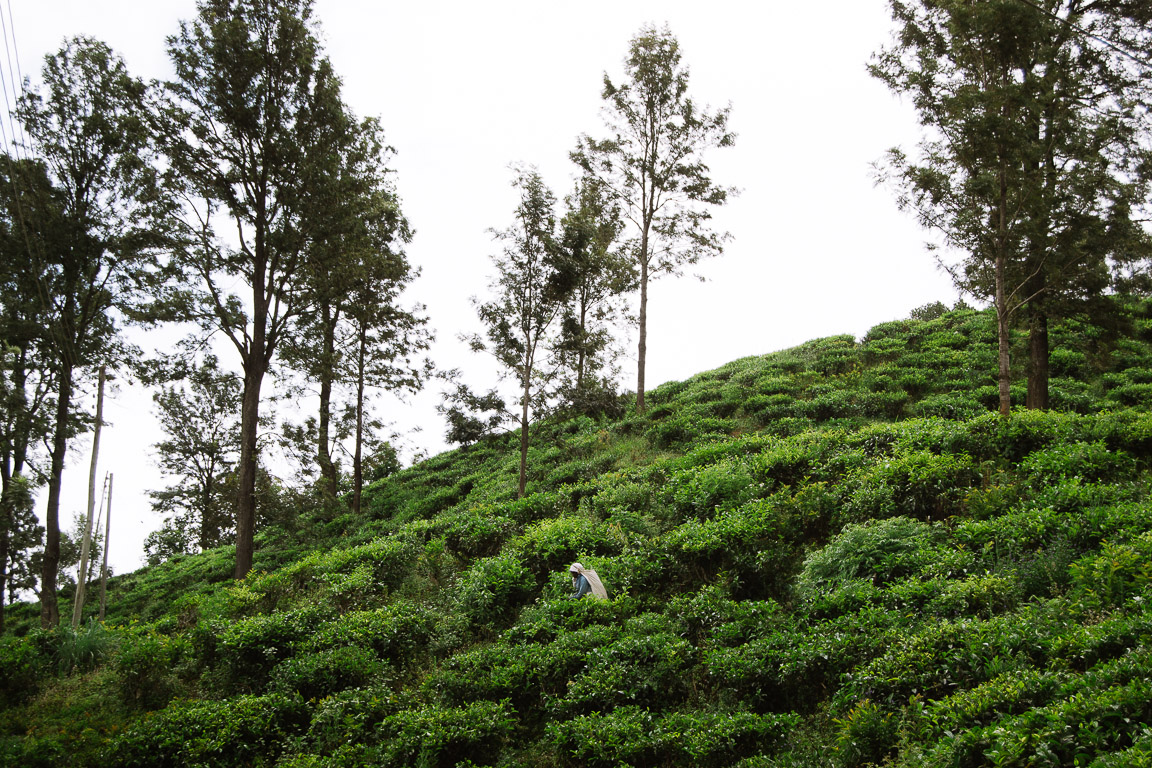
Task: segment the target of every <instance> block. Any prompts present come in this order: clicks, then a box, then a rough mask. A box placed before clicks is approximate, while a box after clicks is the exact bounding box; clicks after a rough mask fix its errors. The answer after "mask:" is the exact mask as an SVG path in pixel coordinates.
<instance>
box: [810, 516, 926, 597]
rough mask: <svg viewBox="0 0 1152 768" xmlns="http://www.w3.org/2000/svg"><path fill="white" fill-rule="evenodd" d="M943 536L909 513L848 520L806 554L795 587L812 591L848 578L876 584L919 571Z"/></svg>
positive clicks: (815, 591)
mask: <svg viewBox="0 0 1152 768" xmlns="http://www.w3.org/2000/svg"><path fill="white" fill-rule="evenodd" d="M943 539H944V534H943V531H942V530H941V529H940V528H938V527H935V526H932V525H929V524H927V523H923V522H921V521H919V520H913V519H912V518H908V517H893V518H889V519H887V520H875V521H872V522H869V523H865V524H862V525H848V526H846V527H845V528H844V530H842V531H841V532H840V534H839V535H838V536H836V538H834V539H833V540H832V541H831V542H829V544H828V546H826V547H824V548H823V549H821V550H819V551H817V552H813V553H812V554H811V555H809V556H808V557H807V558H806V559H805V560H804V569H803V570H802V571H801V572H800V577H799V580H798V582H797V587H798V590H799V591H800V593H801V594H802V595H805V596H808V597H812V596H814V595H816V594H818V593H819V592H821V591H823V590H827V589H835V588H836V587H837V586H838V585H840V584H842V583H844V582H846V581H849V580H851V579H856V578H865V579H870V580H871V581H872V582H873V583H874V584H876V585H877V586H880V585H883V584H886V583H888V582H891V581H895V580H896V579H899V578H902V577H904V576H907V575H909V574H914V573H918V572H919V571H920V570H921V569H923V568H924V567H925V566H927V565H929V564H930V563H931V562H932V561H933V560H934V559H935V556H936V549H937V547H938V546H939V545H940V544H941V543H942V541H943Z"/></svg>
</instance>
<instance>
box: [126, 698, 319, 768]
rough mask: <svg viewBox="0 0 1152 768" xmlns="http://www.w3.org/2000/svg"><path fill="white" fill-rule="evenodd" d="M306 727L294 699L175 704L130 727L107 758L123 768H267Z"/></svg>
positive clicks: (304, 713)
mask: <svg viewBox="0 0 1152 768" xmlns="http://www.w3.org/2000/svg"><path fill="white" fill-rule="evenodd" d="M307 724H308V709H307V707H306V706H305V704H304V702H303V700H301V699H300V698H299V697H298V696H285V695H281V694H270V695H267V696H238V697H235V698H232V699H229V700H226V701H177V702H173V703H172V704H171V705H169V706H168V707H167V708H166V709H164V710H162V711H160V712H157V713H154V714H152V715H150V716H149V717H146V718H142V719H140V720H137V721H136V722H135V723H133V725H132V726H131V727H130V728H129V729H128V731H127V732H125V733H124V734H123V735H122V736H121V737H120V738H118V739H117V740H116V741H115V742H114V743H113V745H112V748H111V751H110V754H109V757H110V759H111V760H112V762H113V763H115V764H116V765H121V766H124V768H134V767H135V766H139V767H140V768H168V767H169V766H171V767H172V768H190V767H192V766H195V767H196V768H228V767H229V766H236V768H240V767H241V766H248V765H256V764H265V765H267V764H271V763H273V762H274V761H275V759H276V757H277V755H279V754H280V753H281V752H282V751H283V750H284V745H285V743H286V741H287V740H288V739H289V738H291V737H293V736H296V735H298V734H300V733H301V732H303V730H304V729H305V728H306V727H307Z"/></svg>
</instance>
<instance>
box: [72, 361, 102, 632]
mask: <svg viewBox="0 0 1152 768" xmlns="http://www.w3.org/2000/svg"><path fill="white" fill-rule="evenodd" d="M103 423H104V366H100V384H99V389H98V390H97V394H96V427H95V429H93V430H92V464H91V465H90V466H89V468H88V517H87V520H86V522H85V527H84V542H83V543H82V544H81V545H80V573H79V574H78V578H77V579H76V599H75V600H74V601H73V603H72V629H76V628H78V627H79V626H80V614H81V613H82V612H83V611H84V587H85V585H86V584H87V582H88V550H89V549H90V548H91V547H92V523H93V517H94V515H93V514H92V513H93V511H94V508H95V505H96V460H97V457H98V456H99V454H100V426H101V425H102V424H103Z"/></svg>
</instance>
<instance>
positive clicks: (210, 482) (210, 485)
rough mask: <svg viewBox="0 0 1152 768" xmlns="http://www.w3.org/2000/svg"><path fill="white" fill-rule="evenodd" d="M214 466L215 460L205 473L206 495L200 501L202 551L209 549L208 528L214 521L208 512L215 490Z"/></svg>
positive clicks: (210, 508)
mask: <svg viewBox="0 0 1152 768" xmlns="http://www.w3.org/2000/svg"><path fill="white" fill-rule="evenodd" d="M214 467H215V462H212V463H210V464H209V465H208V468H207V471H206V472H205V473H204V474H205V475H206V477H205V478H204V495H203V496H202V497H201V499H202V500H201V502H200V537H199V538H200V541H199V542H198V543H199V544H200V551H201V552H203V551H204V550H206V549H209V548H210V544H211V542H210V540H209V538H208V529H209V526H210V525H211V524H212V521H211V520H210V518H209V517H208V514H209V512H210V511H211V510H212V495H213V493H214V492H215V481H216V478H215V473H214V472H213V468H214Z"/></svg>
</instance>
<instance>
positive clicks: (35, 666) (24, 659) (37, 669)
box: [0, 635, 46, 705]
mask: <svg viewBox="0 0 1152 768" xmlns="http://www.w3.org/2000/svg"><path fill="white" fill-rule="evenodd" d="M45 666H46V661H45V659H44V656H43V655H42V653H41V651H40V648H39V647H37V644H36V643H34V642H33V641H32V640H31V639H30V638H27V637H12V636H10V635H6V636H4V637H0V702H3V703H4V704H7V705H11V704H19V703H20V702H21V701H23V700H24V699H26V698H28V697H30V696H32V695H33V694H34V693H35V692H36V688H37V683H38V682H39V677H40V675H41V673H42V670H43V668H44V667H45Z"/></svg>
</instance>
